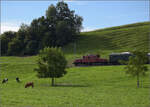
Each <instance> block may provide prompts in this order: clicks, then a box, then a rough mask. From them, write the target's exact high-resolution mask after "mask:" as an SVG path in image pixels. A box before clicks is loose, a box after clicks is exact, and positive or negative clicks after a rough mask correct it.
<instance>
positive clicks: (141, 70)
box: [125, 50, 148, 88]
mask: <svg viewBox="0 0 150 107" xmlns="http://www.w3.org/2000/svg"><path fill="white" fill-rule="evenodd" d="M132 53H133V56H131V57H130V58H129V62H128V65H127V66H126V67H125V68H126V73H127V74H130V75H132V76H136V77H137V87H138V88H139V85H140V84H139V78H140V76H141V75H143V76H145V75H146V72H147V71H148V68H147V66H146V65H145V63H147V62H148V56H147V52H143V51H137V50H136V51H133V52H132Z"/></svg>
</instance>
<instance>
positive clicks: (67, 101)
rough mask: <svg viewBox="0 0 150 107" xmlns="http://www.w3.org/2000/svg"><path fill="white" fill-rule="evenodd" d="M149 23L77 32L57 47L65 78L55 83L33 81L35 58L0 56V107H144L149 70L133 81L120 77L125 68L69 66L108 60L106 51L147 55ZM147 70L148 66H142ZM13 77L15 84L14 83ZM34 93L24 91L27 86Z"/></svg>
mask: <svg viewBox="0 0 150 107" xmlns="http://www.w3.org/2000/svg"><path fill="white" fill-rule="evenodd" d="M149 25H150V23H148V22H144V23H136V24H131V25H124V26H118V27H112V28H106V29H101V30H96V31H92V32H83V33H81V37H80V38H79V40H78V41H77V42H76V48H74V43H71V44H69V45H67V46H65V47H63V48H62V50H63V51H64V53H65V56H66V58H67V60H68V68H67V71H68V73H67V74H66V75H65V76H64V77H62V78H57V79H55V84H56V86H55V87H52V86H51V79H50V78H42V79H39V78H37V77H36V72H35V71H34V68H36V67H37V65H36V60H37V56H28V57H13V56H12V57H11V56H9V57H8V56H7V57H4V56H3V57H0V81H2V79H3V78H8V83H6V84H2V83H1V82H0V106H2V107H149V106H150V101H149V99H150V70H149V71H148V72H147V76H146V77H140V86H141V87H140V88H137V86H136V78H133V77H131V76H130V75H127V74H125V72H124V71H125V69H124V67H125V65H121V66H91V67H74V66H73V65H72V61H73V60H74V59H76V58H80V57H81V56H82V55H87V54H97V53H98V54H100V55H101V56H102V57H103V58H108V55H109V54H110V53H112V52H122V51H132V50H134V49H135V48H136V49H143V50H148V35H149V33H150V31H149V29H150V26H149ZM147 66H148V67H149V69H150V65H147ZM16 77H19V78H20V80H21V83H17V82H16V80H15V78H16ZM31 81H33V82H34V88H32V87H29V88H24V86H25V84H26V83H27V82H31Z"/></svg>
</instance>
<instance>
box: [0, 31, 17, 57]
mask: <svg viewBox="0 0 150 107" xmlns="http://www.w3.org/2000/svg"><path fill="white" fill-rule="evenodd" d="M15 37H16V32H12V31H8V32H4V33H3V34H2V35H0V41H1V55H7V54H8V53H7V51H8V44H9V42H11V41H12V40H13V39H14V38H15Z"/></svg>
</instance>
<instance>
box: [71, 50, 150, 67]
mask: <svg viewBox="0 0 150 107" xmlns="http://www.w3.org/2000/svg"><path fill="white" fill-rule="evenodd" d="M132 55H133V54H131V53H130V52H122V53H112V54H110V55H109V59H105V58H101V57H100V55H87V56H83V57H82V58H81V59H76V60H75V61H74V62H73V64H74V65H75V66H92V65H121V64H122V63H121V62H120V61H128V60H129V57H130V56H132ZM148 58H149V59H150V53H148ZM147 63H149V60H148V62H147Z"/></svg>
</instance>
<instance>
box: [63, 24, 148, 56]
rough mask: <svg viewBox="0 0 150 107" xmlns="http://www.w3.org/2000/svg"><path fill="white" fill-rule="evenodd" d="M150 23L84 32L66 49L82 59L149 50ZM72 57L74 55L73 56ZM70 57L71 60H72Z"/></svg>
mask: <svg viewBox="0 0 150 107" xmlns="http://www.w3.org/2000/svg"><path fill="white" fill-rule="evenodd" d="M149 34H150V22H141V23H134V24H129V25H123V26H117V27H111V28H105V29H100V30H95V31H91V32H82V33H81V37H80V38H79V40H78V41H77V42H76V45H75V43H71V44H69V45H68V46H66V47H64V48H63V50H64V52H65V53H66V54H67V55H69V54H70V55H71V54H75V55H74V56H76V57H80V56H82V55H86V54H97V53H98V54H101V55H102V56H103V57H108V55H109V54H110V53H112V52H122V51H132V50H134V49H140V50H147V51H148V46H149V42H148V41H149ZM71 56H72V55H71ZM71 56H70V58H72V57H71Z"/></svg>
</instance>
